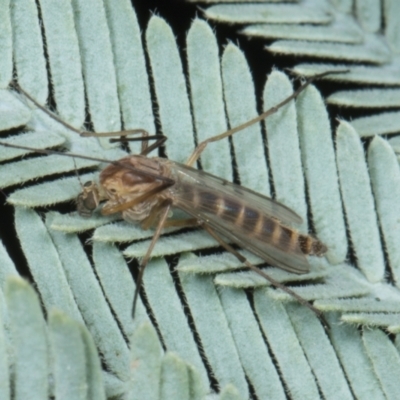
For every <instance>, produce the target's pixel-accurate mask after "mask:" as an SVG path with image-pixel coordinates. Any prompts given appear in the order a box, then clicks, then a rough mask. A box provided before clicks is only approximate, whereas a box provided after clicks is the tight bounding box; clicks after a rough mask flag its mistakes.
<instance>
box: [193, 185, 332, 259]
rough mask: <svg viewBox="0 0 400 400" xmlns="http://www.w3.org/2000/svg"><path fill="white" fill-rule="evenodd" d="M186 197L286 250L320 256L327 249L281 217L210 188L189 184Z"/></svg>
mask: <svg viewBox="0 0 400 400" xmlns="http://www.w3.org/2000/svg"><path fill="white" fill-rule="evenodd" d="M185 197H186V198H187V200H189V199H188V198H189V197H190V202H191V203H192V205H193V208H194V209H197V210H199V211H202V212H205V213H207V214H208V215H209V216H210V218H212V216H215V218H218V217H219V218H221V219H222V220H223V221H225V222H226V223H229V224H233V225H234V228H235V230H240V231H241V232H242V234H243V233H245V234H246V235H248V236H249V237H253V238H255V239H257V240H260V241H263V242H268V243H270V244H272V245H274V246H276V247H278V248H280V249H281V250H283V251H288V252H290V251H296V250H297V249H298V248H300V249H301V251H302V253H304V254H310V255H317V256H320V255H323V254H324V253H325V252H326V250H327V249H326V246H325V245H324V244H323V243H321V242H320V241H319V240H318V239H316V238H314V237H312V236H310V235H304V234H301V233H299V232H298V231H297V230H295V229H292V228H289V227H286V226H284V225H282V224H281V223H280V221H279V220H278V219H276V218H274V217H272V216H269V215H267V214H264V213H262V212H260V211H259V210H257V209H256V208H253V207H251V206H250V205H248V204H246V203H245V202H244V201H242V200H241V199H236V198H234V197H233V196H229V195H225V194H224V193H218V194H217V193H215V192H214V191H212V190H211V189H207V188H204V189H200V188H198V187H193V186H187V187H185Z"/></svg>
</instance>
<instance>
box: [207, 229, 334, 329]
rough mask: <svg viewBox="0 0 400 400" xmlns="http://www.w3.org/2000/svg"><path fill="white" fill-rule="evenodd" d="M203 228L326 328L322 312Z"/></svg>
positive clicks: (213, 233)
mask: <svg viewBox="0 0 400 400" xmlns="http://www.w3.org/2000/svg"><path fill="white" fill-rule="evenodd" d="M202 226H203V228H204V229H205V230H206V231H207V232H208V233H209V234H210V235H211V236H212V237H213V238H214V239H215V240H216V241H217V242H218V243H219V244H220V245H221V246H222V247H224V248H225V249H226V250H227V251H229V252H230V253H232V254H233V255H234V256H235V257H236V258H237V259H238V260H239V261H240V262H241V263H243V264H244V265H245V266H246V267H248V268H249V269H251V270H252V271H254V272H256V273H257V274H259V275H261V276H262V277H263V278H265V279H266V280H267V281H269V282H270V283H271V284H272V286H274V287H276V288H278V289H281V290H283V291H284V292H286V293H287V294H289V295H290V296H292V297H293V298H294V299H296V300H297V301H298V302H299V303H300V304H302V305H303V306H305V307H307V308H309V309H310V310H311V311H312V312H313V313H314V314H315V315H316V316H317V317H318V318H319V320H320V321H321V323H322V325H323V326H324V327H325V328H328V327H329V325H328V322H327V321H326V319H325V318H324V316H323V315H322V312H321V311H320V310H318V309H316V308H315V307H314V306H313V305H312V304H310V303H309V302H308V301H307V300H306V299H303V297H301V296H299V295H298V294H297V293H296V292H294V291H293V290H291V289H289V288H288V287H286V286H285V285H283V284H282V283H280V282H278V281H277V280H275V279H274V278H272V277H271V276H269V275H268V274H266V273H265V272H264V271H262V270H261V269H260V268H257V267H256V266H254V265H253V264H251V263H250V262H249V261H248V260H247V258H246V257H244V256H242V255H241V254H240V253H239V252H237V251H236V250H235V249H234V248H233V247H232V246H230V245H229V244H228V243H226V242H225V241H224V240H223V239H222V238H221V237H220V236H219V235H218V234H217V233H216V232H215V231H214V229H212V228H211V227H210V226H208V225H207V224H206V223H204V222H203V223H202Z"/></svg>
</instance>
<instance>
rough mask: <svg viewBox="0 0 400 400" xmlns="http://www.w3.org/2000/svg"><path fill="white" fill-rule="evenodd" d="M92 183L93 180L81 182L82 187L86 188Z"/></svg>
mask: <svg viewBox="0 0 400 400" xmlns="http://www.w3.org/2000/svg"><path fill="white" fill-rule="evenodd" d="M92 185H93V181H87V182H85V183H84V184H83V187H85V188H88V187H90V186H92Z"/></svg>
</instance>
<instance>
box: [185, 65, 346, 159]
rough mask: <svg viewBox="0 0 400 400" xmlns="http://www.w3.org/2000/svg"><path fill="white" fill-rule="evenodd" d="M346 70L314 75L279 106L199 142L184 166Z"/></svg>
mask: <svg viewBox="0 0 400 400" xmlns="http://www.w3.org/2000/svg"><path fill="white" fill-rule="evenodd" d="M346 72H348V70H343V71H326V72H323V73H321V74H317V75H314V76H312V77H310V78H308V79H307V80H306V81H305V82H304V83H303V84H302V85H300V86H299V88H298V89H297V90H296V91H295V92H293V93H292V94H291V95H290V96H288V97H287V98H286V99H284V100H282V101H281V102H280V103H279V104H277V105H276V106H274V107H271V108H270V109H268V110H266V111H264V112H263V113H262V114H260V115H258V116H257V117H255V118H253V119H251V120H249V121H247V122H245V123H244V124H241V125H239V126H236V127H235V128H232V129H229V130H227V131H226V132H224V133H221V134H219V135H216V136H213V137H210V138H208V139H206V140H204V141H203V142H201V143H200V144H199V145H198V146H197V147H196V148H195V149H194V151H193V153H192V154H191V156H190V157H189V159H188V160H187V162H186V165H189V166H192V165H193V164H194V163H195V162H196V161H197V160H198V159H199V157H200V155H201V153H202V152H203V151H204V149H205V148H206V147H207V145H208V144H209V143H213V142H217V141H218V140H222V139H225V138H227V137H229V136H232V135H233V134H235V133H236V132H239V131H241V130H243V129H245V128H247V127H249V126H251V125H253V124H256V123H257V122H260V121H262V120H263V119H265V118H267V117H269V116H270V115H272V114H274V113H276V112H277V111H278V110H279V109H280V108H282V107H283V106H285V105H286V104H288V103H289V102H290V101H292V100H294V99H296V97H297V96H298V95H299V94H300V93H301V92H302V91H303V90H304V89H305V88H306V87H307V86H308V85H310V84H311V83H312V82H314V81H316V80H318V79H321V78H323V77H324V76H326V75H331V74H339V73H346Z"/></svg>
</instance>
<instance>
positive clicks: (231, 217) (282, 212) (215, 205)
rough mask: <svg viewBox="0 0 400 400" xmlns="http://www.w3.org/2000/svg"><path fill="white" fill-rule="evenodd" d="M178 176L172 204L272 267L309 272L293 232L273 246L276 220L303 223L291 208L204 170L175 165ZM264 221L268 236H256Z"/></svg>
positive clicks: (286, 231) (282, 235)
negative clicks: (292, 236) (294, 239)
mask: <svg viewBox="0 0 400 400" xmlns="http://www.w3.org/2000/svg"><path fill="white" fill-rule="evenodd" d="M173 168H174V169H175V174H176V176H177V185H176V187H175V189H174V199H173V203H174V205H175V206H177V207H179V208H181V209H182V210H184V211H185V212H187V213H188V214H190V215H192V216H194V217H195V218H197V219H199V220H201V221H203V222H204V223H206V224H207V225H209V226H210V227H212V228H213V229H214V230H215V231H216V232H218V233H220V234H221V235H223V236H225V237H226V238H228V239H230V240H231V241H232V242H234V243H236V244H238V245H239V246H241V247H243V248H245V249H247V250H249V251H251V252H252V253H254V254H256V255H257V256H259V257H260V258H262V259H263V260H265V261H266V262H268V263H270V264H271V265H273V266H276V267H279V268H282V269H284V270H286V271H289V272H295V273H298V274H301V273H306V272H308V271H309V263H308V261H307V258H306V256H305V255H304V254H303V252H302V251H301V249H300V246H299V244H298V242H293V241H292V240H291V234H292V232H293V231H292V230H291V229H288V228H284V229H281V230H280V237H279V240H278V241H275V243H273V240H272V238H273V234H274V229H276V224H278V225H280V224H279V222H278V221H277V220H278V219H279V221H280V222H283V223H284V224H287V225H289V224H293V223H299V222H301V218H300V217H299V216H298V215H297V214H296V213H294V212H293V211H292V210H290V209H289V208H287V207H285V206H284V205H282V204H280V203H277V202H276V201H274V200H272V199H270V198H268V197H265V196H262V195H259V194H257V193H255V192H253V191H251V190H248V189H246V188H243V187H241V186H238V185H234V184H232V183H230V182H226V181H225V180H223V179H220V178H218V177H215V176H214V175H210V174H208V173H205V172H203V171H198V170H196V169H193V168H190V167H187V166H185V165H182V164H177V163H174V166H173ZM260 220H261V221H262V224H263V227H264V226H265V225H269V227H270V229H267V232H266V234H265V235H263V236H261V237H260V235H255V234H253V233H254V231H255V230H256V228H257V224H259V222H260Z"/></svg>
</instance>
